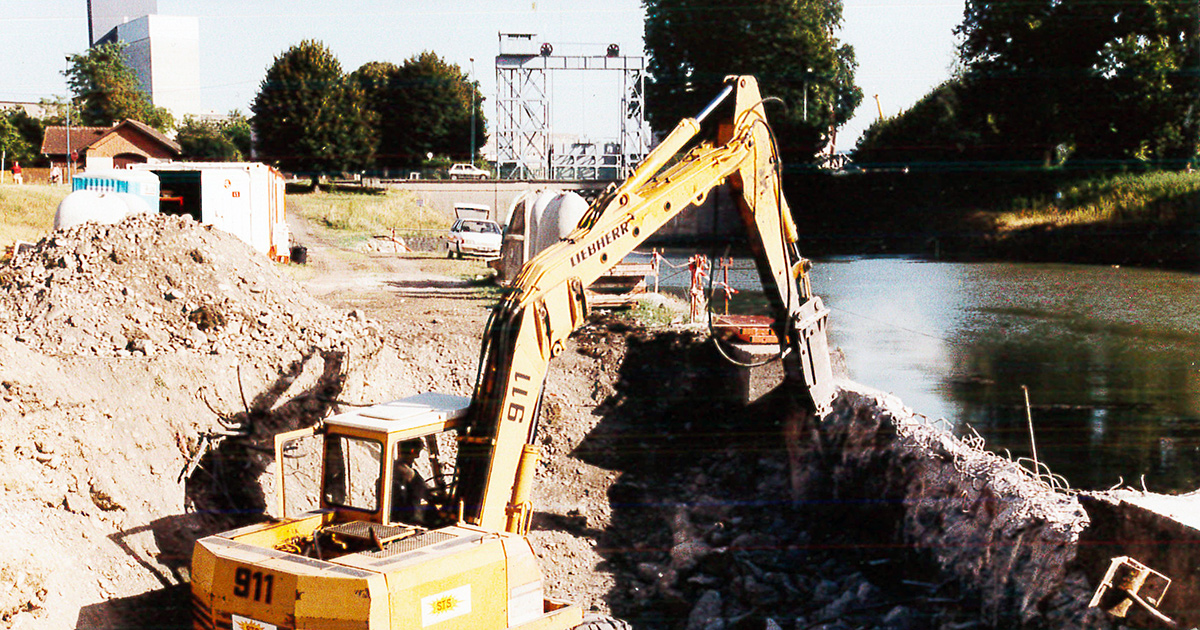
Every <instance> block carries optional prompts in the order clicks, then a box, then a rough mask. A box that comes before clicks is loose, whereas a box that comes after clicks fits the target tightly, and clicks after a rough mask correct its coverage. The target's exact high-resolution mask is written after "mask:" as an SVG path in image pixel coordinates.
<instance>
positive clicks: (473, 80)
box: [471, 57, 477, 164]
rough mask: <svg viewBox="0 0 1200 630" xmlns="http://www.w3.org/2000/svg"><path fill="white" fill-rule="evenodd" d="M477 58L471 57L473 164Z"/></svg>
mask: <svg viewBox="0 0 1200 630" xmlns="http://www.w3.org/2000/svg"><path fill="white" fill-rule="evenodd" d="M476 83H477V82H476V81H475V58H474V57H471V164H474V163H475V92H476Z"/></svg>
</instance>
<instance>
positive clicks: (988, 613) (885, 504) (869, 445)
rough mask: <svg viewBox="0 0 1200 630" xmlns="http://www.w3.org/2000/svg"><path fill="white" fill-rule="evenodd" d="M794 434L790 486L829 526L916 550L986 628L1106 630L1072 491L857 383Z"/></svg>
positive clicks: (868, 541) (1084, 522) (867, 540)
mask: <svg viewBox="0 0 1200 630" xmlns="http://www.w3.org/2000/svg"><path fill="white" fill-rule="evenodd" d="M794 435H797V436H803V437H802V439H800V440H797V441H796V442H795V443H794V444H793V445H792V448H793V449H794V450H795V453H796V456H795V460H794V462H795V463H796V466H795V467H794V471H795V473H794V474H795V477H794V478H793V483H794V485H795V486H796V487H797V488H799V490H800V492H802V493H803V495H804V497H805V498H806V499H807V500H809V501H811V502H812V503H813V504H814V505H816V506H823V507H821V508H819V509H823V511H824V512H825V513H824V514H823V516H824V517H825V518H826V519H827V522H828V523H830V526H832V527H838V528H841V529H843V530H848V529H854V530H856V531H857V533H858V535H860V536H862V539H863V544H865V545H897V546H901V547H908V548H911V549H913V550H916V551H917V552H918V555H919V556H921V557H922V558H924V559H925V560H927V561H930V562H933V563H935V564H936V565H937V566H939V567H940V569H941V571H942V572H943V573H944V574H946V575H947V576H948V577H954V578H956V583H958V584H959V585H960V587H959V588H960V589H961V591H960V592H964V593H965V594H967V595H968V596H970V597H971V598H977V599H978V602H979V607H980V608H981V613H982V615H983V619H984V621H985V622H986V623H989V624H991V625H994V626H995V627H1004V628H1010V627H1027V626H1032V627H1053V628H1079V629H1082V628H1097V627H1100V628H1103V627H1108V625H1109V621H1108V620H1107V619H1106V618H1105V617H1104V616H1103V615H1102V614H1100V613H1099V611H1097V610H1096V609H1088V608H1086V606H1087V603H1088V601H1089V599H1090V597H1091V592H1092V590H1094V586H1093V584H1092V583H1091V582H1090V581H1089V580H1088V579H1087V577H1086V575H1085V572H1084V571H1082V570H1081V568H1080V567H1079V566H1078V565H1077V564H1075V563H1074V562H1073V561H1074V560H1075V559H1076V556H1077V553H1078V545H1079V541H1080V536H1081V533H1082V532H1084V531H1085V529H1086V528H1087V527H1088V525H1089V519H1088V517H1087V515H1086V513H1085V512H1084V510H1083V508H1082V506H1081V505H1080V502H1079V501H1078V500H1077V499H1076V498H1075V497H1074V496H1073V495H1071V494H1067V493H1063V492H1056V491H1054V490H1051V489H1050V487H1048V486H1047V485H1045V484H1043V483H1040V482H1037V481H1035V480H1033V479H1032V478H1031V477H1030V476H1029V475H1028V474H1026V473H1025V472H1024V471H1023V470H1022V469H1021V468H1019V467H1018V466H1017V465H1016V464H1015V463H1013V462H1011V461H1009V460H1007V459H1004V458H1001V457H998V456H996V455H994V454H992V453H989V452H987V451H984V450H981V449H979V448H977V447H976V446H972V445H968V444H966V443H964V442H963V441H961V440H958V439H956V438H955V437H953V436H952V435H950V434H948V433H946V432H944V431H940V430H938V429H936V428H934V427H932V426H929V425H928V424H927V423H926V422H924V421H923V419H922V418H921V417H918V416H916V415H914V414H913V413H912V411H911V410H909V409H907V408H905V407H903V406H902V405H901V404H900V401H899V400H897V399H895V398H894V397H891V396H887V395H884V394H882V393H880V392H875V391H873V390H870V389H869V388H866V387H863V386H861V385H857V384H853V383H846V384H845V385H844V392H843V394H842V395H841V396H840V397H839V399H838V402H837V406H836V410H835V412H834V413H833V414H832V416H831V417H830V418H827V419H826V420H824V421H822V422H821V423H820V424H814V425H810V426H806V427H804V428H803V429H801V430H799V431H796V432H795V433H794ZM1104 568H1107V565H1106V566H1105V567H1104ZM1101 571H1103V568H1102V569H1101Z"/></svg>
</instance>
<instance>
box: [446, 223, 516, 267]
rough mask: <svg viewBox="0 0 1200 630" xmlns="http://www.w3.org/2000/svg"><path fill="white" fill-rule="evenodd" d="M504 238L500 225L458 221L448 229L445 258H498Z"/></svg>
mask: <svg viewBox="0 0 1200 630" xmlns="http://www.w3.org/2000/svg"><path fill="white" fill-rule="evenodd" d="M503 238H504V233H503V230H501V229H500V224H499V223H496V222H495V221H489V220H487V219H459V220H457V221H455V222H454V225H453V227H451V228H450V236H449V238H448V242H447V244H446V245H447V248H446V257H447V258H454V257H455V256H458V257H459V258H462V257H463V256H479V257H482V258H498V257H499V256H500V243H501V241H502V240H503Z"/></svg>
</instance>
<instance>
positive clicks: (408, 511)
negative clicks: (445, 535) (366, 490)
mask: <svg viewBox="0 0 1200 630" xmlns="http://www.w3.org/2000/svg"><path fill="white" fill-rule="evenodd" d="M398 448H399V453H397V455H396V462H395V464H394V468H393V469H392V480H393V481H392V521H393V522H395V521H401V522H404V523H409V524H412V525H425V524H426V521H427V520H428V516H429V514H428V510H429V508H430V507H431V506H427V505H425V502H426V500H427V499H429V486H427V485H426V484H425V479H424V478H423V477H421V473H419V472H417V469H416V467H415V466H414V465H413V463H414V462H416V461H417V458H418V457H420V455H421V450H422V449H423V448H425V444H424V443H423V442H422V441H421V439H420V438H414V439H411V440H404V441H403V442H401V443H400V444H399V447H398Z"/></svg>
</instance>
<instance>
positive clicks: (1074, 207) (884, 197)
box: [787, 170, 1200, 271]
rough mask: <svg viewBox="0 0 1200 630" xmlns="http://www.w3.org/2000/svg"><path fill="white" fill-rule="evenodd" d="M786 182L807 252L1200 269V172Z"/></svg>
mask: <svg viewBox="0 0 1200 630" xmlns="http://www.w3.org/2000/svg"><path fill="white" fill-rule="evenodd" d="M788 184H789V185H788V190H787V193H788V198H789V200H790V201H791V202H792V206H793V209H794V210H795V211H796V213H797V219H798V222H799V223H800V226H801V233H802V235H804V239H805V241H806V242H805V243H804V244H805V245H806V247H805V250H804V251H805V252H806V253H808V254H810V255H842V254H897V253H907V254H919V255H924V256H929V257H931V258H939V259H948V260H1006V261H1023V262H1070V263H1092V264H1110V265H1133V266H1143V267H1156V268H1168V269H1182V270H1188V271H1195V270H1200V246H1197V243H1200V174H1195V173H1175V172H1155V173H1141V174H1118V175H1108V176H1095V177H1085V176H1084V175H1081V174H1079V173H1072V172H1068V171H1053V170H1030V171H978V170H974V171H967V170H963V171H936V172H934V171H917V172H901V171H897V172H887V173H877V172H876V173H853V174H843V175H829V174H824V173H815V174H803V175H798V176H794V177H790V178H789V181H788Z"/></svg>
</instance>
